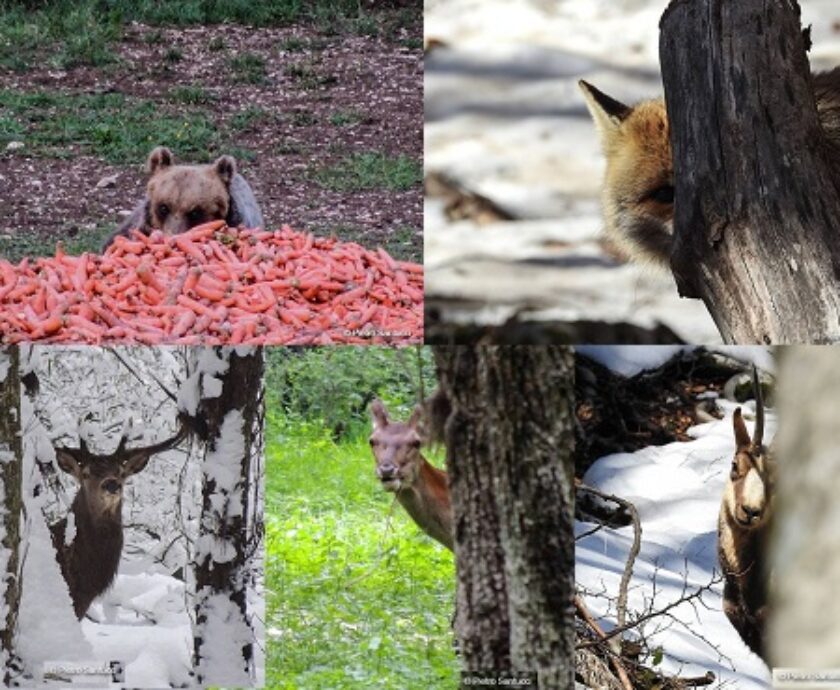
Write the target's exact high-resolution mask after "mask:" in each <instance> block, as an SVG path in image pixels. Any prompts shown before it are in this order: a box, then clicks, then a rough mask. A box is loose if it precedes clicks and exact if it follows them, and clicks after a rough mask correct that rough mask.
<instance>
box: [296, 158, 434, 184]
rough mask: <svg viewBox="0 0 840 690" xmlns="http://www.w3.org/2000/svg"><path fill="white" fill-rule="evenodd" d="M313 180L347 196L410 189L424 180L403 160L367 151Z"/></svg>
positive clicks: (414, 164)
mask: <svg viewBox="0 0 840 690" xmlns="http://www.w3.org/2000/svg"><path fill="white" fill-rule="evenodd" d="M312 177H313V179H314V180H315V181H316V182H318V183H319V184H321V185H322V186H324V187H326V188H327V189H331V190H333V191H339V192H348V191H360V190H364V189H389V190H394V191H401V190H406V189H411V188H412V187H414V186H415V185H417V184H419V183H420V181H421V180H422V179H423V168H422V166H421V164H420V163H418V162H417V161H415V160H414V159H412V158H410V157H408V156H405V155H399V156H387V155H385V154H384V153H379V152H376V151H370V152H367V153H356V154H353V155H351V156H348V157H346V158H344V159H343V160H342V161H340V162H339V163H338V164H337V165H334V166H331V167H327V168H322V169H320V170H316V171H314V172H313V173H312Z"/></svg>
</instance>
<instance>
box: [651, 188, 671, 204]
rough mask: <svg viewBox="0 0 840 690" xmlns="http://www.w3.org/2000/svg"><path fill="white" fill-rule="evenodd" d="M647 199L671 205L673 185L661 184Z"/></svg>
mask: <svg viewBox="0 0 840 690" xmlns="http://www.w3.org/2000/svg"><path fill="white" fill-rule="evenodd" d="M647 198H648V199H652V200H653V201H656V202H657V203H660V204H673V203H674V185H672V184H663V185H662V186H661V187H657V188H656V189H654V190H653V191H652V192H651V193H650V194H648V196H647Z"/></svg>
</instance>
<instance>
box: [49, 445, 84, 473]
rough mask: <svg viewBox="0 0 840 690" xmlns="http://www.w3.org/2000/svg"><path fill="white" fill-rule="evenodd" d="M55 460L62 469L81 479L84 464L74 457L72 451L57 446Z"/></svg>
mask: <svg viewBox="0 0 840 690" xmlns="http://www.w3.org/2000/svg"><path fill="white" fill-rule="evenodd" d="M55 460H56V462H57V463H58V466H59V467H60V468H61V469H62V470H64V471H65V472H67V474H72V475H73V476H74V477H75V478H76V479H78V480H79V481H81V477H82V466H81V465H80V464H79V463H78V462H77V461H76V458H74V457H73V455H72V454H71V453H70V451H68V450H66V449H65V448H55Z"/></svg>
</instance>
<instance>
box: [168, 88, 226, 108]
mask: <svg viewBox="0 0 840 690" xmlns="http://www.w3.org/2000/svg"><path fill="white" fill-rule="evenodd" d="M169 100H170V101H172V102H174V103H183V104H185V105H207V104H208V103H213V102H215V101H216V100H218V97H217V96H216V95H215V94H214V93H211V92H210V91H208V90H207V89H205V88H203V87H201V86H198V85H197V84H193V85H191V86H176V87H175V88H173V89H172V90H171V91H170V92H169Z"/></svg>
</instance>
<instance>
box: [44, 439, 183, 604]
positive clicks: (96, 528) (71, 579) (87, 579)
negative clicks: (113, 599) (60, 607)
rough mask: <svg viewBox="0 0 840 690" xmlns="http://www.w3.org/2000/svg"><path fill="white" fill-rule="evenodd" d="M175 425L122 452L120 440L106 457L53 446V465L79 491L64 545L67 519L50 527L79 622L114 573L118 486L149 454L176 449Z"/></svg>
mask: <svg viewBox="0 0 840 690" xmlns="http://www.w3.org/2000/svg"><path fill="white" fill-rule="evenodd" d="M185 433H186V429H185V427H184V426H181V428H180V429H179V431H178V433H177V434H176V435H175V436H173V437H172V438H170V439H168V440H166V441H162V442H161V443H157V444H155V445H152V446H146V447H143V448H133V449H128V448H126V447H125V444H126V438H125V437H123V438H122V439H120V443H119V445H118V447H117V449H116V450H115V451H114V452H113V453H111V454H109V455H95V454H94V453H91V452H90V451H89V450H88V448H87V445H86V444H85V442H84V441H80V447H79V448H64V447H56V448H55V456H56V460H57V462H58V466H59V467H60V468H61V469H62V470H63V471H64V472H67V473H68V474H71V475H73V477H74V478H75V479H76V481H77V482H78V483H79V490H78V491H77V493H76V496H75V497H74V498H73V503H72V505H71V506H70V512H71V513H72V515H73V522H74V526H75V535H74V536H73V538H72V541H71V542H70V543H69V544H68V543H66V542H67V539H66V538H67V522H68V520H67V518H64V519H63V520H61V521H60V522H58V523H57V524H55V525H53V526H52V527H51V528H50V532H51V535H52V542H53V546H54V547H55V551H56V560H57V561H58V565H59V568H60V569H61V574H62V576H63V577H64V581H65V582H66V583H67V588H68V589H69V591H70V598H71V599H72V600H73V610H74V611H75V613H76V617H77V618H79V619H80V620H81V619H82V617H84V615H85V613H86V612H87V610H88V608H89V607H90V605H91V603H92V602H93V600H94V599H95V598H96V597H98V596H99V595H100V594H102V592H104V591H105V590H106V589H108V587H110V585H111V583H112V582H113V581H114V577H115V576H116V574H117V568H118V566H119V563H120V557H121V555H122V547H123V533H122V527H123V525H122V499H123V486H124V485H125V482H126V480H127V479H128V478H129V477H130V476H131V475H133V474H136V473H137V472H140V471H141V470H143V469H144V468H145V467H146V465H147V464H148V462H149V459H150V458H151V457H152V455H154V454H155V453H159V452H161V451H164V450H167V449H169V448H171V447H172V446H174V445H176V444H177V443H178V442H179V441H180V440H181V439H182V438H183V437H184V435H185Z"/></svg>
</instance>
